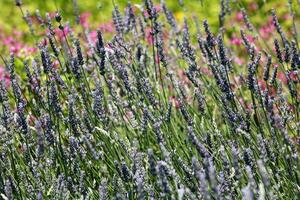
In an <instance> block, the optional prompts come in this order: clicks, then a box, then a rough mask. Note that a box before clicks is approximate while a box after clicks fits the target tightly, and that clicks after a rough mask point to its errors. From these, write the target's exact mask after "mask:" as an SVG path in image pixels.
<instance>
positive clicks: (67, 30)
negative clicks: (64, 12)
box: [54, 25, 70, 40]
mask: <svg viewBox="0 0 300 200" xmlns="http://www.w3.org/2000/svg"><path fill="white" fill-rule="evenodd" d="M54 32H55V35H56V36H57V37H58V39H60V40H64V35H65V36H67V35H68V34H69V33H70V27H69V26H68V25H66V26H65V27H64V29H63V31H62V30H60V29H59V28H56V29H55V30H54Z"/></svg>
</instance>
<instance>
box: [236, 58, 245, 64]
mask: <svg viewBox="0 0 300 200" xmlns="http://www.w3.org/2000/svg"><path fill="white" fill-rule="evenodd" d="M234 62H235V63H236V64H238V65H243V64H244V61H243V59H242V58H239V57H237V56H236V57H235V58H234Z"/></svg>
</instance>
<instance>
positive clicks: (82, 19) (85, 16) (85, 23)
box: [79, 12, 91, 29]
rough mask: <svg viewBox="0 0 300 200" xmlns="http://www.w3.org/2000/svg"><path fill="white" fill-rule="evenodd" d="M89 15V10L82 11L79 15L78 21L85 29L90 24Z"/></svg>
mask: <svg viewBox="0 0 300 200" xmlns="http://www.w3.org/2000/svg"><path fill="white" fill-rule="evenodd" d="M90 16H91V13H90V12H84V13H82V14H81V15H80V17H79V23H80V24H81V25H82V26H83V27H84V28H86V29H88V28H89V27H90V24H89V22H88V18H89V17H90Z"/></svg>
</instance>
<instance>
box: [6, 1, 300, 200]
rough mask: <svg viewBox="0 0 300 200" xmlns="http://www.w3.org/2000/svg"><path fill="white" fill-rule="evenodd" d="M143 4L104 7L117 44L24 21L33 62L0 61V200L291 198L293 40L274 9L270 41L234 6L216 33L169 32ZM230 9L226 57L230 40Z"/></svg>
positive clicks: (165, 14) (296, 60)
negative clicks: (239, 24)
mask: <svg viewBox="0 0 300 200" xmlns="http://www.w3.org/2000/svg"><path fill="white" fill-rule="evenodd" d="M72 2H73V5H74V13H75V22H76V23H75V26H79V24H80V23H79V8H78V4H77V1H76V0H73V1H72ZM179 2H180V5H181V6H184V3H183V1H179ZM15 4H16V6H18V7H20V9H21V8H22V1H16V2H15ZM141 5H142V6H141V7H140V8H141V11H140V12H138V11H135V9H134V8H133V5H131V4H130V2H128V6H127V7H126V9H125V12H124V13H122V11H121V10H120V9H119V8H118V6H117V5H115V4H114V10H113V12H112V19H113V24H114V26H115V33H114V34H111V35H107V34H105V33H103V31H101V30H100V29H99V30H97V37H96V39H95V40H92V38H90V34H89V33H90V32H91V31H92V30H89V29H87V30H84V31H83V32H82V31H80V30H79V29H80V27H79V28H78V30H75V29H74V30H70V31H69V32H66V31H65V27H69V26H70V24H69V23H68V22H67V21H65V20H64V18H63V17H62V16H61V13H59V12H57V14H56V15H55V17H54V18H53V17H51V16H50V15H49V14H46V16H45V17H42V16H41V14H40V13H39V11H37V12H36V15H37V16H38V20H37V22H36V23H39V25H41V26H39V27H38V28H36V27H35V26H34V24H33V22H32V21H31V18H30V16H29V15H30V13H29V12H26V16H25V21H26V23H28V26H29V28H30V32H31V35H32V37H35V39H36V40H37V41H38V42H37V44H36V45H37V48H38V51H39V53H38V54H34V55H32V56H28V57H26V58H20V57H17V56H16V55H14V54H11V55H10V56H2V58H3V62H4V64H5V65H6V69H7V71H8V73H9V78H10V84H5V82H2V84H1V87H0V103H1V111H0V116H1V120H0V122H1V123H0V134H1V140H0V142H1V145H0V151H1V154H0V194H1V198H3V199H249V200H250V199H297V198H298V197H299V193H300V189H299V188H300V182H299V181H300V180H299V178H300V177H299V176H300V162H299V158H298V156H299V148H300V147H299V145H300V128H299V125H300V116H299V112H300V108H299V107H300V106H299V101H300V97H299V91H300V86H299V76H298V72H299V70H300V69H299V67H300V51H299V42H298V41H299V40H298V38H299V34H298V33H299V32H297V31H293V34H290V33H289V32H288V30H285V29H284V27H282V26H281V25H280V20H279V17H278V16H277V14H276V10H275V9H272V10H271V12H270V15H271V16H272V19H273V20H272V26H274V27H275V29H276V30H277V32H278V35H277V34H275V33H274V36H273V37H274V38H273V37H272V38H271V39H270V41H269V42H266V41H264V38H262V35H261V34H260V32H259V31H257V28H256V25H255V23H252V22H251V16H248V14H249V12H248V11H247V10H246V8H244V7H241V5H240V4H237V7H236V6H235V5H233V4H232V3H231V2H230V1H221V6H220V7H221V10H220V15H219V17H220V19H219V21H220V27H218V28H220V29H219V30H218V31H217V32H214V31H213V30H215V28H214V27H211V26H210V25H209V21H207V20H204V21H203V28H202V27H200V25H199V23H198V21H197V20H196V21H192V20H191V19H188V18H185V19H184V23H183V24H181V23H180V22H177V21H176V18H175V17H174V14H173V13H172V11H171V9H169V8H168V7H167V5H166V4H165V3H164V1H161V7H162V10H160V9H158V7H156V6H155V3H154V2H152V0H145V1H144V2H142V3H141ZM289 7H290V8H294V7H297V9H298V10H299V5H292V1H289ZM21 10H22V9H21ZM240 10H241V12H242V18H243V23H244V27H245V28H246V29H242V28H241V30H237V31H236V32H237V33H238V34H237V35H241V37H240V38H239V40H240V41H241V43H240V44H241V45H242V46H241V47H240V48H236V47H235V46H233V45H229V44H228V42H227V41H228V37H229V35H228V34H227V32H226V27H227V26H228V25H229V23H228V22H227V19H230V17H232V15H233V13H235V12H239V11H240ZM295 10H296V9H295ZM295 10H293V9H289V12H291V11H293V13H291V14H292V16H293V18H292V20H293V23H294V24H297V23H296V22H300V21H299V19H298V18H297V17H298V16H299V13H295V12H294V11H295ZM193 20H195V18H193ZM193 22H195V24H196V28H195V27H193ZM44 24H46V26H44ZM34 28H36V30H34ZM297 28H298V27H297V26H294V28H293V29H297ZM41 29H42V31H43V32H47V33H48V34H46V35H43V36H41V38H38V35H39V34H38V33H39V31H41ZM194 29H196V30H197V36H196V35H195V34H194V32H193V30H194ZM56 30H57V31H56ZM169 30H170V31H169ZM250 36H253V37H255V38H256V40H255V41H253V40H252V39H251V37H250ZM279 37H280V38H281V40H279V39H277V38H279ZM196 42H198V43H196ZM239 51H241V52H242V53H243V54H244V59H245V64H243V65H242V66H238V64H237V63H235V62H234V60H235V58H236V57H238V53H239ZM20 61H22V62H20ZM20 63H22V64H20ZM20 69H21V70H20ZM22 69H24V70H22ZM23 71H24V72H23ZM279 74H280V75H281V77H282V78H280V77H279Z"/></svg>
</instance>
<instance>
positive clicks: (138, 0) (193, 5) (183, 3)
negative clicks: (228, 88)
mask: <svg viewBox="0 0 300 200" xmlns="http://www.w3.org/2000/svg"><path fill="white" fill-rule="evenodd" d="M76 1H77V4H78V9H79V12H80V14H83V13H86V15H87V14H88V15H89V17H88V20H89V22H90V23H91V25H92V26H97V25H98V24H101V23H104V22H106V21H108V20H109V19H110V18H111V12H112V9H113V3H112V0H76ZM225 1H227V0H225ZM22 2H23V6H22V8H23V11H24V12H26V10H28V11H29V13H30V14H34V13H35V11H36V10H37V9H38V10H39V11H40V13H41V15H42V16H44V15H45V13H46V12H49V13H53V12H55V11H57V10H60V11H61V13H62V15H63V17H64V18H65V19H67V20H68V21H70V23H71V24H72V23H73V22H74V19H75V17H74V0H22ZM114 2H115V4H116V5H118V6H119V8H120V10H121V11H123V10H124V7H125V6H126V4H127V0H114ZM130 2H131V4H132V5H136V7H137V8H138V7H140V6H141V5H142V4H143V0H131V1H130ZM153 2H154V3H155V4H157V5H159V2H160V1H159V0H154V1H153ZM165 2H166V4H167V6H168V8H169V9H170V10H172V11H173V12H174V13H175V16H176V18H177V20H182V19H183V16H188V17H189V16H193V15H195V16H197V17H199V19H200V20H202V19H204V18H206V19H208V21H209V23H210V24H211V25H212V26H213V25H217V23H218V14H219V10H220V0H165ZM230 2H231V4H232V6H233V8H234V9H238V8H239V7H245V8H248V10H249V11H250V13H248V15H249V16H250V17H251V20H252V22H253V23H259V22H260V21H264V20H265V19H266V15H269V13H268V12H269V10H270V9H271V8H272V7H276V8H277V13H280V12H283V11H284V9H285V10H286V8H284V7H285V4H286V2H287V1H284V0H283V1H281V0H230ZM0 11H1V12H0V13H1V15H0V29H1V31H11V30H12V29H19V30H20V29H22V30H24V29H26V28H27V26H26V24H25V23H24V21H23V20H22V14H21V12H20V10H19V8H18V7H16V6H15V1H14V0H1V1H0Z"/></svg>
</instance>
